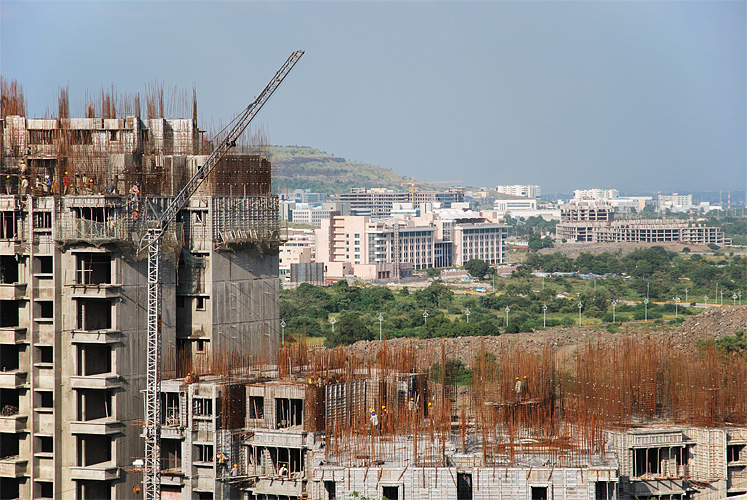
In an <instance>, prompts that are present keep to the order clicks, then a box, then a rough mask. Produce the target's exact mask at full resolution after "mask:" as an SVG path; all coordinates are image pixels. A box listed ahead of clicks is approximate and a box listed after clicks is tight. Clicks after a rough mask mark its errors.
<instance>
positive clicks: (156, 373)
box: [140, 50, 304, 500]
mask: <svg viewBox="0 0 747 500" xmlns="http://www.w3.org/2000/svg"><path fill="white" fill-rule="evenodd" d="M303 54H304V51H303V50H298V51H296V52H294V53H292V54H291V55H290V57H288V59H287V60H286V61H285V63H284V64H283V66H281V68H280V69H279V70H278V72H277V73H275V76H274V77H273V78H272V80H270V83H268V84H267V86H266V87H265V88H264V90H263V91H262V92H261V93H260V94H259V97H257V98H256V99H255V100H254V102H253V103H251V104H250V105H249V106H247V108H246V109H245V110H244V112H243V113H242V114H241V115H240V117H239V119H238V120H237V121H236V124H235V125H234V127H233V128H232V129H231V130H230V131H229V132H228V133H227V134H226V137H225V138H224V139H223V140H222V141H221V142H220V144H219V145H218V146H217V147H216V148H215V150H214V151H213V152H212V153H211V154H210V156H208V158H207V160H205V163H203V164H202V165H201V166H200V167H199V168H198V170H197V173H196V174H195V175H194V176H193V177H192V178H191V179H190V180H189V181H188V182H187V183H186V185H185V186H184V188H183V189H182V190H181V191H180V192H179V194H177V195H176V196H175V197H174V199H173V200H172V201H171V203H170V204H169V205H168V207H166V210H164V211H163V213H162V214H161V215H160V216H158V217H157V219H156V220H155V224H154V225H153V226H152V227H151V228H150V229H148V231H147V232H146V234H144V235H143V237H142V239H141V240H140V249H141V250H143V249H145V248H147V249H148V315H147V316H148V330H147V333H148V341H147V349H146V351H147V352H146V354H147V361H146V363H147V370H146V390H145V394H146V395H145V432H144V435H145V460H144V461H143V463H144V466H143V493H144V498H145V500H158V499H160V498H161V397H160V388H161V374H160V359H161V335H160V326H161V325H160V315H161V282H160V279H159V274H160V273H159V261H160V251H161V245H160V242H161V239H162V238H163V235H164V233H165V232H166V230H167V229H168V226H169V224H171V223H172V222H173V221H174V220H176V217H177V215H178V213H179V211H180V210H181V209H182V208H184V206H185V205H186V204H187V202H188V201H189V198H190V197H191V196H192V195H193V194H194V193H195V192H196V191H197V189H198V188H199V187H200V184H202V182H203V181H204V180H205V178H206V177H207V176H208V175H210V172H211V171H212V170H213V168H214V167H215V166H216V165H217V164H218V162H219V161H220V160H221V158H223V156H225V154H226V153H227V152H228V150H229V149H231V148H232V147H234V146H235V145H236V141H237V140H238V139H239V137H240V136H241V134H242V133H243V132H244V130H245V129H246V127H247V126H248V125H249V123H250V122H251V121H252V119H254V117H255V116H256V115H257V113H259V111H260V110H261V109H262V106H264V105H265V103H266V102H267V100H268V99H269V98H270V97H271V96H272V94H273V92H275V90H276V89H277V88H278V87H279V86H280V84H281V83H282V81H283V80H284V79H285V77H286V76H287V75H288V73H289V72H290V70H291V69H292V68H293V66H294V65H295V64H296V62H298V59H299V58H300V57H301V56H302V55H303Z"/></svg>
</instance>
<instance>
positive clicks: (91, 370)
mask: <svg viewBox="0 0 747 500" xmlns="http://www.w3.org/2000/svg"><path fill="white" fill-rule="evenodd" d="M111 371H112V348H111V346H109V345H99V344H85V345H79V346H78V375H79V376H83V377H87V376H89V375H99V374H101V373H111Z"/></svg>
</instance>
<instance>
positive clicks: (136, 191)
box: [130, 182, 140, 203]
mask: <svg viewBox="0 0 747 500" xmlns="http://www.w3.org/2000/svg"><path fill="white" fill-rule="evenodd" d="M130 196H131V197H132V201H134V202H135V203H137V202H138V200H139V199H140V198H139V197H140V183H139V182H138V183H136V184H135V185H134V186H132V187H131V188H130Z"/></svg>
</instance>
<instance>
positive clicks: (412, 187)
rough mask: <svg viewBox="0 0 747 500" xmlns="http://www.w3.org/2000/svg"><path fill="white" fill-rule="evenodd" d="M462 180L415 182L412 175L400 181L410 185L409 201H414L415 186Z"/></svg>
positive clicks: (453, 182)
mask: <svg viewBox="0 0 747 500" xmlns="http://www.w3.org/2000/svg"><path fill="white" fill-rule="evenodd" d="M461 182H464V181H427V182H426V181H419V182H415V177H412V178H411V179H410V181H409V182H402V183H400V185H401V186H410V203H415V186H416V185H418V186H421V185H429V184H459V183H461Z"/></svg>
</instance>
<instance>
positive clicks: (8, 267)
mask: <svg viewBox="0 0 747 500" xmlns="http://www.w3.org/2000/svg"><path fill="white" fill-rule="evenodd" d="M0 283H6V284H8V283H18V259H17V258H16V256H15V255H2V256H0Z"/></svg>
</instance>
